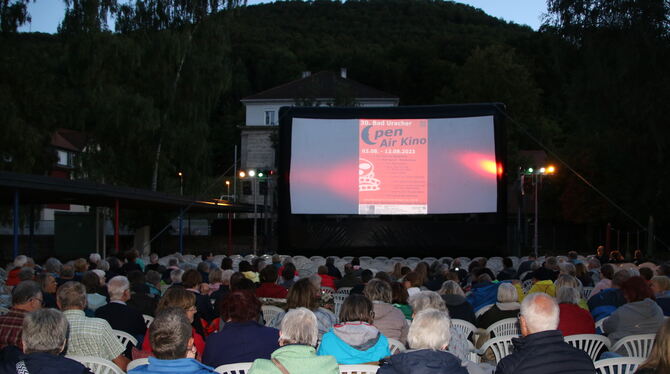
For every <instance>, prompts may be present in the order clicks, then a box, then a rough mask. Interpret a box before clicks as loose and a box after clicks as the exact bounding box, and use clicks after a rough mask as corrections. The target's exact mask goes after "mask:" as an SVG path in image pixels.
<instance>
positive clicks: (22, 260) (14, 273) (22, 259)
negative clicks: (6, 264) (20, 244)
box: [5, 255, 28, 287]
mask: <svg viewBox="0 0 670 374" xmlns="http://www.w3.org/2000/svg"><path fill="white" fill-rule="evenodd" d="M27 263H28V257H26V256H24V255H19V256H16V258H15V259H14V268H12V270H10V271H9V273H7V281H6V282H5V284H6V285H8V286H12V287H13V286H16V285H17V284H19V282H21V280H20V279H19V272H21V268H23V267H24V266H25V265H26V264H27Z"/></svg>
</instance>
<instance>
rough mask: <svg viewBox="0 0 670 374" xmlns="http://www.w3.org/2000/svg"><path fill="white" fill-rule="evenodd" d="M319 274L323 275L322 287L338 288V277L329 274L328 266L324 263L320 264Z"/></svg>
mask: <svg viewBox="0 0 670 374" xmlns="http://www.w3.org/2000/svg"><path fill="white" fill-rule="evenodd" d="M318 274H319V276H320V277H321V287H330V288H332V289H334V290H336V289H337V287H335V279H337V278H335V277H334V276H332V275H328V267H326V266H323V265H321V266H319V270H318Z"/></svg>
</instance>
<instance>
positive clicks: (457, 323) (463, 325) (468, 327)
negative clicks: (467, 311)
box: [451, 319, 477, 338]
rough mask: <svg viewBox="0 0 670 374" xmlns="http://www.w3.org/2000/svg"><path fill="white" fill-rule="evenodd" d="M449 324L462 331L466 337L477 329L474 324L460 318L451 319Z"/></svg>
mask: <svg viewBox="0 0 670 374" xmlns="http://www.w3.org/2000/svg"><path fill="white" fill-rule="evenodd" d="M451 325H452V326H453V327H455V328H457V329H458V330H460V331H461V332H463V336H465V337H466V338H467V337H469V336H470V334H472V333H473V332H475V331H477V327H476V326H475V325H473V324H472V323H470V322H468V321H465V320H462V319H452V320H451Z"/></svg>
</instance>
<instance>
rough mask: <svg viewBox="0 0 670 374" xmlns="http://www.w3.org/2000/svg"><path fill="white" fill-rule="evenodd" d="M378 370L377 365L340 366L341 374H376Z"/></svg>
mask: <svg viewBox="0 0 670 374" xmlns="http://www.w3.org/2000/svg"><path fill="white" fill-rule="evenodd" d="M378 369H379V366H377V365H340V374H351V373H358V374H375V373H376V372H377V370H378Z"/></svg>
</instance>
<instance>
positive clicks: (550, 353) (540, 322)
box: [496, 292, 595, 374]
mask: <svg viewBox="0 0 670 374" xmlns="http://www.w3.org/2000/svg"><path fill="white" fill-rule="evenodd" d="M559 313H560V312H559V308H558V304H556V301H555V300H554V298H553V297H551V296H549V295H547V294H545V293H542V292H536V293H534V294H531V295H529V296H527V297H526V298H525V299H524V300H523V302H522V303H521V313H520V314H519V324H520V326H521V335H522V337H521V338H514V339H512V343H513V344H514V352H513V353H512V354H511V355H509V356H507V357H505V358H503V359H502V360H501V361H500V362H499V363H498V366H497V367H496V374H508V373H509V374H512V373H515V374H525V373H543V374H558V373H566V374H567V373H571V374H580V373H584V374H586V373H588V374H593V373H595V367H594V366H593V362H592V361H591V358H590V357H589V356H588V355H587V354H586V352H584V351H582V350H580V349H577V348H574V347H573V346H571V345H570V344H568V343H566V342H565V341H564V340H563V335H562V334H561V332H560V331H559V330H557V328H558V321H559Z"/></svg>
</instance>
